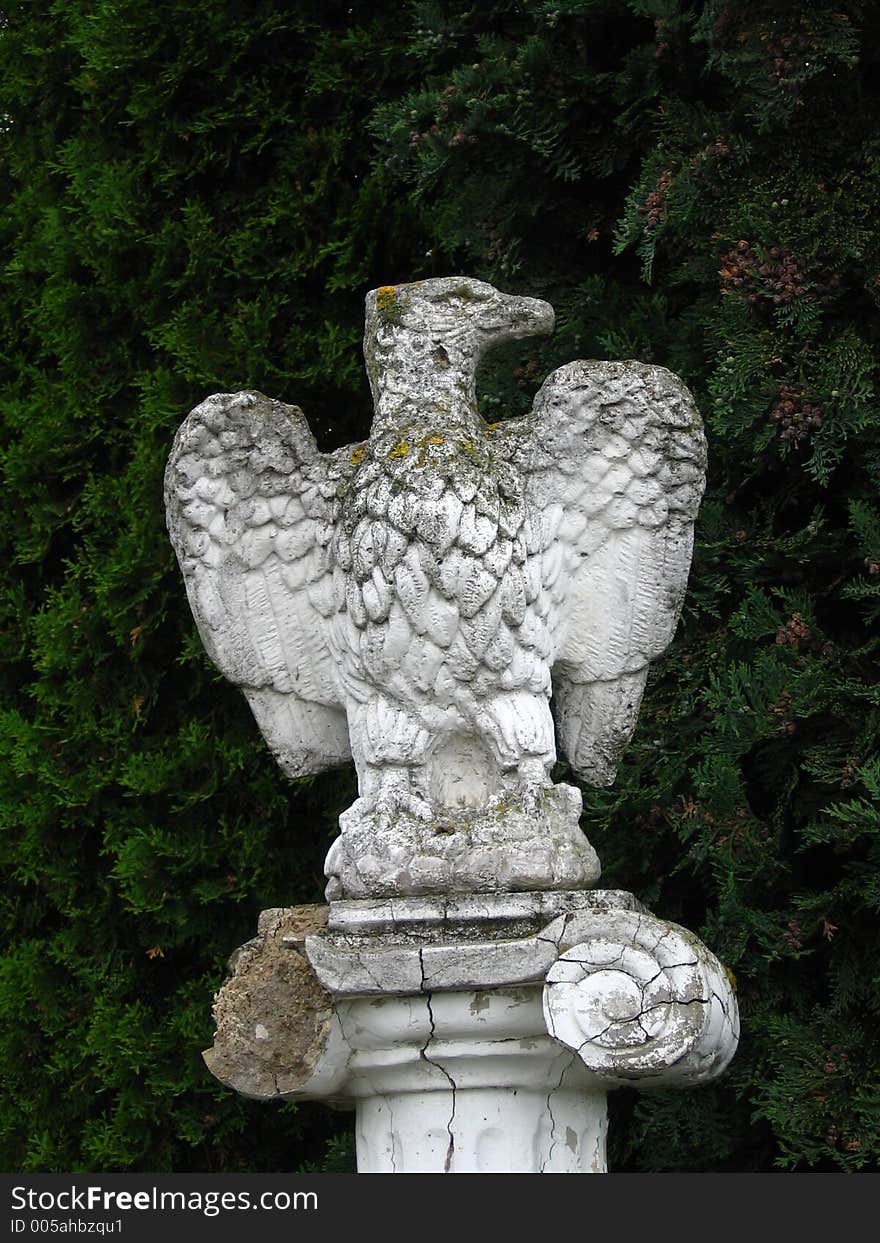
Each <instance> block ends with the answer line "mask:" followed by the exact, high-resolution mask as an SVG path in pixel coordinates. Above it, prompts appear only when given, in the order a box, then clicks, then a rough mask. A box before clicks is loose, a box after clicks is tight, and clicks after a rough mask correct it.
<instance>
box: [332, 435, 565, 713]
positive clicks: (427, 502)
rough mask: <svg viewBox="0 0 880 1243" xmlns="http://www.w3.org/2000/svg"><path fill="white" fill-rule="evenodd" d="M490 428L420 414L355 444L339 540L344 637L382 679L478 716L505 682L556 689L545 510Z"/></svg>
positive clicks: (356, 677) (422, 699)
mask: <svg viewBox="0 0 880 1243" xmlns="http://www.w3.org/2000/svg"><path fill="white" fill-rule="evenodd" d="M490 436H491V433H489V435H488V436H487V435H486V433H485V432H482V431H481V430H480V429H478V428H469V427H459V428H456V429H453V430H452V431H450V432H448V433H446V434H444V433H440V432H438V430H437V428H436V427H434V428H431V427H425V426H422V427H415V428H414V427H410V428H408V429H407V435H406V439H404V438H403V437H395V436H394V435H393V434H392V435H388V436H385V437H380V438H379V440H378V441H377V442H376V443H375V444H372V445H370V444H368V445H365V446H363V447H361V448H359V449H357V450H355V452H354V454H353V455H352V456H353V457H354V458H355V459H356V470H355V473H354V475H353V477H352V480H351V483H350V485H349V486H348V488H347V490H346V491H345V492H344V494H343V497H342V500H341V506H340V522H339V525H338V529H337V535H336V543H335V561H336V566H337V569H336V576H337V579H336V583H337V585H336V594H337V600H338V603H339V605H340V614H339V624H338V625H337V627H336V628H335V636H334V637H335V643H334V646H336V647H337V648H338V652H339V655H340V657H341V659H342V661H343V664H344V668H345V671H346V679H347V680H349V679H350V681H351V685H352V690H353V691H354V693H356V694H357V693H358V692H360V694H362V695H368V694H369V693H370V691H369V688H370V687H371V686H372V687H381V688H383V689H384V690H385V691H387V692H390V693H392V694H393V695H395V696H396V697H397V698H399V699H400V700H401V701H403V702H404V703H406V704H408V705H410V706H412V707H413V708H415V709H416V710H419V711H420V712H421V713H422V714H423V715H424V717H425V723H426V724H430V723H431V722H432V721H434V720H437V718H438V716H443V715H444V714H445V716H446V718H447V724H453V723H454V724H456V725H458V726H464V725H466V724H467V723H468V721H469V720H471V719H472V718H473V715H474V712H475V710H476V707H477V704H478V703H479V702H480V701H481V700H483V699H484V698H485V697H487V696H491V695H493V694H495V693H497V692H499V691H512V690H515V689H525V690H528V691H530V692H532V693H536V694H544V695H547V694H549V689H550V668H549V665H548V656H549V653H550V633H549V630H548V626H547V614H548V610H549V606H550V601H549V598H548V597H546V596H545V595H543V594H542V591H541V585H542V584H541V556H540V552H541V546H542V543H543V541H542V538H541V535H542V532H541V522H540V516H539V515H536V514H535V513H534V511H533V507H532V506H531V505H530V504H529V503H528V501H527V499H526V498H525V496H524V487H523V481H522V479H521V478H520V477H519V475H518V472H517V471H516V469H515V467H513V466H512V465H511V464H510V463H509V462H506V461H504V460H503V459H501V458H499V457H498V455H497V454H495V453H494V452H493V450H492V447H491V440H490Z"/></svg>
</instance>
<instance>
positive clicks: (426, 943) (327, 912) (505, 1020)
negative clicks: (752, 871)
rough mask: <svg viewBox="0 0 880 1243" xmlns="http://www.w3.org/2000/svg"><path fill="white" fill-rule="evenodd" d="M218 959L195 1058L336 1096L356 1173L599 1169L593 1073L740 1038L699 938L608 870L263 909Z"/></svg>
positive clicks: (668, 1059)
mask: <svg viewBox="0 0 880 1243" xmlns="http://www.w3.org/2000/svg"><path fill="white" fill-rule="evenodd" d="M325 921H326V922H325ZM233 966H234V975H233V977H232V979H231V980H230V981H229V982H228V983H227V984H226V985H225V986H224V989H223V990H222V991H221V993H220V994H218V997H217V1002H216V1007H215V1014H216V1019H217V1034H216V1038H215V1044H214V1047H213V1049H211V1050H209V1051H208V1052H207V1053H206V1055H205V1057H206V1060H207V1062H208V1065H209V1067H210V1068H211V1070H212V1072H213V1073H214V1074H215V1075H217V1076H218V1078H220V1079H221V1080H222V1081H223V1082H224V1083H226V1084H228V1085H229V1086H230V1087H233V1088H235V1089H236V1090H237V1091H239V1092H243V1093H244V1094H245V1095H248V1096H252V1097H255V1098H256V1099H261V1100H271V1099H282V1100H290V1099H297V1098H304V1097H305V1098H313V1099H314V1098H323V1099H325V1100H327V1102H328V1103H329V1104H333V1105H336V1106H341V1107H343V1108H345V1107H348V1108H351V1107H352V1106H353V1107H354V1108H355V1109H356V1111H357V1123H356V1132H357V1151H358V1169H359V1170H360V1171H361V1172H366V1173H414V1172H418V1173H431V1172H433V1173H471V1172H480V1173H500V1172H510V1173H513V1172H521V1173H601V1172H603V1171H604V1170H605V1168H606V1161H605V1137H606V1127H607V1121H606V1119H607V1114H606V1104H605V1098H606V1093H607V1091H608V1090H609V1088H614V1087H616V1086H618V1085H620V1084H624V1083H625V1084H629V1085H631V1086H636V1087H651V1086H654V1085H660V1084H662V1085H665V1086H670V1085H679V1086H688V1085H691V1084H696V1083H700V1082H704V1081H706V1080H708V1079H711V1078H714V1077H715V1076H716V1075H718V1074H720V1073H721V1071H722V1070H723V1069H724V1067H725V1066H726V1065H727V1062H728V1061H729V1060H730V1058H731V1056H732V1055H733V1052H734V1051H735V1048H736V1042H737V1038H738V1019H737V1010H736V1001H735V998H734V996H733V993H732V990H731V988H730V984H729V981H728V979H727V976H726V974H725V972H724V970H723V968H722V967H721V966H720V964H719V963H718V961H717V960H716V959H715V958H714V956H713V955H712V954H711V953H710V952H709V951H708V950H707V949H706V947H705V946H703V945H702V944H701V943H700V942H699V941H698V940H697V938H696V937H694V936H693V934H691V933H689V932H687V931H685V930H684V929H682V928H679V927H678V926H677V925H674V924H669V923H666V922H664V921H662V920H659V919H656V918H655V917H654V916H653V915H651V914H649V913H648V912H647V911H646V910H645V909H644V907H642V906H641V905H640V904H639V903H638V902H637V901H636V899H635V898H634V897H633V896H632V895H631V894H628V893H624V892H621V891H616V890H593V891H581V892H571V893H564V892H540V893H519V894H481V895H467V896H459V897H449V898H399V899H378V900H353V901H352V900H350V901H338V902H334V903H332V904H331V906H330V908H329V909H328V908H326V907H316V908H294V909H292V910H279V911H272V912H264V915H263V918H262V920H261V928H260V933H259V935H258V937H257V938H256V939H255V940H254V941H252V942H249V943H248V945H247V946H245V947H243V949H242V950H241V951H239V952H238V955H237V960H236V961H235V962H234V964H233Z"/></svg>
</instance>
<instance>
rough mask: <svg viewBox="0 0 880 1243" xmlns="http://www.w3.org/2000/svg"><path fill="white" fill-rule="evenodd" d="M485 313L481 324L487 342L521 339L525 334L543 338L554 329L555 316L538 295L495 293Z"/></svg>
mask: <svg viewBox="0 0 880 1243" xmlns="http://www.w3.org/2000/svg"><path fill="white" fill-rule="evenodd" d="M487 311H488V312H489V313H488V314H487V315H485V316H484V318H483V320H482V322H481V324H480V327H481V328H482V329H483V332H484V334H485V336H486V337H487V338H488V341H487V344H488V342H489V341H491V344H492V345H500V344H502V343H503V342H505V341H522V340H524V339H525V338H527V337H543V336H547V335H548V334H549V333H551V332H552V331H553V326H554V324H555V323H556V316H555V315H554V313H553V307H552V306H551V305H550V303H549V302H542V301H541V300H540V299H539V298H519V297H517V296H516V295H514V294H498V297H497V302H496V304H495V306H493V307H492V308H491V310H490V309H489V308H488V307H487Z"/></svg>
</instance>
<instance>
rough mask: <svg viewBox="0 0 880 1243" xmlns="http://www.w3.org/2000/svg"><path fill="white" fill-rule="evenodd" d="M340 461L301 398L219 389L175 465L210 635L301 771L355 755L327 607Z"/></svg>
mask: <svg viewBox="0 0 880 1243" xmlns="http://www.w3.org/2000/svg"><path fill="white" fill-rule="evenodd" d="M341 462H342V459H340V458H338V456H336V455H334V456H333V457H325V456H323V455H322V454H321V453H319V452H318V448H317V446H316V444H315V441H314V438H313V437H312V434H311V432H310V431H309V428H308V425H307V423H306V420H305V417H304V415H303V413H302V411H301V410H299V409H298V407H296V406H285V405H283V404H282V403H281V402H278V401H273V400H271V399H270V398H268V397H264V396H263V395H262V394H261V393H256V392H243V393H232V394H229V393H218V394H215V395H214V396H213V397H209V398H208V399H207V400H206V401H203V402H202V403H201V405H199V406H197V407H196V408H195V409H194V410H193V411H192V412H191V413H190V414H189V416H188V417H187V418H186V419H185V421H184V423H183V425H182V426H181V428H180V430H179V432H178V433H177V437H176V439H175V441H174V447H173V449H172V451H171V457H170V458H169V461H168V467H167V470H166V472H165V506H166V513H167V520H168V530H169V534H170V536H171V542H172V544H173V546H174V550H175V552H176V553H177V558H178V560H179V562H180V566H181V569H182V570H183V574H184V579H185V581H186V590H187V594H188V596H189V601H190V605H191V606H192V611H193V615H194V616H195V619H196V625H197V626H198V630H199V634H200V635H201V638H202V642H203V643H204V645H205V648H206V650H207V652H208V655H209V656H210V657H211V659H212V660H213V661H214V663H215V664H216V665H217V667H218V668H219V669H220V671H221V672H222V673H223V674H225V676H226V677H227V678H229V679H230V681H232V682H235V683H236V684H238V685H239V686H240V687H241V689H242V690H243V692H244V694H245V696H246V698H247V700H248V702H249V704H250V706H251V709H252V711H253V713H254V716H255V717H256V719H257V723H258V724H259V726H260V729H261V730H262V732H263V734H264V736H265V738H266V740H267V742H268V743H269V746H270V747H271V749H272V751H273V752H274V754H275V756H276V758H277V759H278V762H279V763H280V764H281V767H282V768H283V769H284V770H285V772H287V773H288V774H290V775H291V776H294V777H297V776H301V775H303V774H305V773H313V772H319V771H320V770H322V769H324V768H331V767H334V766H336V765H338V764H342V763H345V761H346V760H348V759H349V758H350V755H351V750H350V746H349V737H348V727H347V724H346V716H345V712H344V710H343V707H342V703H343V699H342V693H341V690H340V687H339V682H338V676H337V663H336V662H335V661H334V660H333V659H332V656H331V652H330V649H329V647H328V625H327V621H326V619H327V618H328V617H329V616H331V614H332V613H333V612H334V611H335V608H336V605H335V602H334V598H333V575H332V564H331V557H332V552H331V545H332V536H333V523H334V518H335V513H336V504H337V502H336V491H337V486H338V482H339V476H340V472H341V470H342V465H341Z"/></svg>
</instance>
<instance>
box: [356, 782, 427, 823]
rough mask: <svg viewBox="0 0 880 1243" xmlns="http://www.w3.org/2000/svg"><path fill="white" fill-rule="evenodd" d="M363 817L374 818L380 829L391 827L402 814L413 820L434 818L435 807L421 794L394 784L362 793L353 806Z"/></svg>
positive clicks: (360, 816) (359, 815)
mask: <svg viewBox="0 0 880 1243" xmlns="http://www.w3.org/2000/svg"><path fill="white" fill-rule="evenodd" d="M352 810H353V811H356V813H357V815H358V817H359V818H361V819H370V820H372V821H373V822H374V823H375V825H376V827H377V828H378V829H382V830H386V829H390V828H391V827H392V825H393V824H394V822H395V821H396V820H399V819H400V817H401V816H410V817H411V818H412V819H413V820H432V819H433V818H434V808H433V807H432V806H431V804H430V803H429V802H428V801H427V800H426V799H424V798H422V797H421V795H419V794H413V792H412V791H411V790H408V789H403V788H401V787H400V786H392V787H391V788H388V787H387V786H386V788H385V789H382V790H379V791H377V792H376V793H375V794H365V795H362V796H361V797H360V798H359V799H358V800H357V802H356V803H355V804H354V807H353V808H352Z"/></svg>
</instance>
